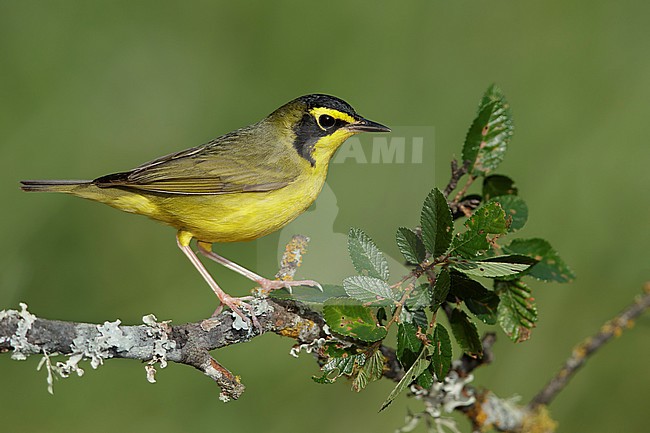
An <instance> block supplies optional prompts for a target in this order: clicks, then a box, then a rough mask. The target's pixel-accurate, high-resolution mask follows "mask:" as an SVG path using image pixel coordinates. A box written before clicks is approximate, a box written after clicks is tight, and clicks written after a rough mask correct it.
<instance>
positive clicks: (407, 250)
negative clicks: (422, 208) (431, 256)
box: [395, 227, 426, 265]
mask: <svg viewBox="0 0 650 433" xmlns="http://www.w3.org/2000/svg"><path fill="white" fill-rule="evenodd" d="M395 237H396V239H397V247H398V248H399V250H400V251H401V252H402V255H403V256H404V258H405V259H406V261H407V262H408V263H410V264H412V265H417V264H419V263H422V262H423V261H424V258H425V255H426V250H425V248H424V243H423V242H422V239H420V238H419V237H418V235H416V234H415V232H414V231H413V230H411V229H408V228H406V227H400V228H398V229H397V234H396V235H395Z"/></svg>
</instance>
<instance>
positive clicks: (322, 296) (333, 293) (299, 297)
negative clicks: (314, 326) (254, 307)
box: [270, 284, 348, 305]
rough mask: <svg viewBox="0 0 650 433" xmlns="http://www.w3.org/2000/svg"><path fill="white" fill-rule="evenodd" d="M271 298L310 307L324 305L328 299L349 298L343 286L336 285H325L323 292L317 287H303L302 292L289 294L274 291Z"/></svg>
mask: <svg viewBox="0 0 650 433" xmlns="http://www.w3.org/2000/svg"><path fill="white" fill-rule="evenodd" d="M270 296H271V297H272V298H275V299H293V300H295V301H300V302H304V303H306V304H310V305H320V304H323V303H324V302H325V301H327V300H328V299H332V298H340V297H347V296H348V295H347V294H346V293H345V290H344V289H343V287H342V286H337V285H334V284H323V291H322V292H321V291H320V290H318V289H317V288H315V287H304V288H303V287H301V288H300V290H294V291H293V293H289V291H288V290H287V289H280V290H273V291H272V292H271V293H270Z"/></svg>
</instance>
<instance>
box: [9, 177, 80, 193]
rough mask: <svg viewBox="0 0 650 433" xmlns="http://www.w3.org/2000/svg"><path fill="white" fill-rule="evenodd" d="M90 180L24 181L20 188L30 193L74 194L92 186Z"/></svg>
mask: <svg viewBox="0 0 650 433" xmlns="http://www.w3.org/2000/svg"><path fill="white" fill-rule="evenodd" d="M91 182H92V181H90V180H22V181H20V184H21V185H20V188H21V189H22V190H23V191H28V192H33V191H36V192H67V193H70V192H73V191H74V190H75V189H77V188H79V187H84V186H88V185H90V183H91Z"/></svg>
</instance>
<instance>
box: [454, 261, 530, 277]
mask: <svg viewBox="0 0 650 433" xmlns="http://www.w3.org/2000/svg"><path fill="white" fill-rule="evenodd" d="M449 267H451V268H452V269H456V270H457V271H460V272H462V273H464V274H469V275H476V276H478V277H486V278H495V277H505V276H508V275H515V274H518V273H520V272H523V271H525V270H526V269H528V268H529V267H530V265H528V264H522V263H507V262H505V263H503V262H492V261H474V260H465V259H462V258H459V257H450V258H449Z"/></svg>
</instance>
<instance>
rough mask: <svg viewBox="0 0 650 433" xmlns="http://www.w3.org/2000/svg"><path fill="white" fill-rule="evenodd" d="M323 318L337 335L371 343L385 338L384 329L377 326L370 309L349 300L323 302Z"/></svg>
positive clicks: (340, 299)
mask: <svg viewBox="0 0 650 433" xmlns="http://www.w3.org/2000/svg"><path fill="white" fill-rule="evenodd" d="M323 317H324V318H325V321H326V322H327V325H328V326H329V327H330V329H331V330H332V331H334V332H336V333H338V334H342V335H347V336H349V337H353V338H357V339H359V340H363V341H368V342H373V341H378V340H381V339H382V338H384V337H386V328H385V327H383V326H379V325H377V323H376V322H375V317H374V315H373V314H372V311H371V310H370V308H368V307H365V306H363V305H361V303H360V302H359V301H357V300H354V299H349V298H334V299H330V300H328V301H327V302H325V305H324V306H323Z"/></svg>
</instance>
